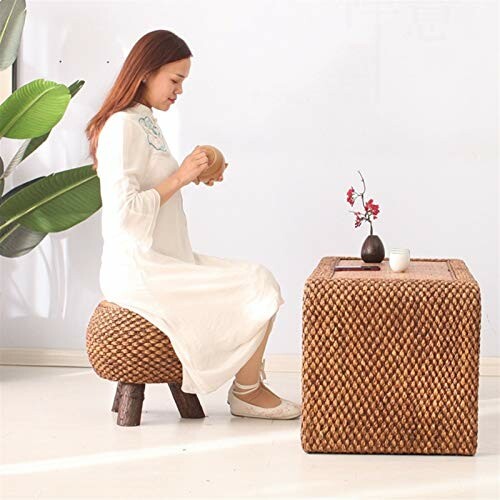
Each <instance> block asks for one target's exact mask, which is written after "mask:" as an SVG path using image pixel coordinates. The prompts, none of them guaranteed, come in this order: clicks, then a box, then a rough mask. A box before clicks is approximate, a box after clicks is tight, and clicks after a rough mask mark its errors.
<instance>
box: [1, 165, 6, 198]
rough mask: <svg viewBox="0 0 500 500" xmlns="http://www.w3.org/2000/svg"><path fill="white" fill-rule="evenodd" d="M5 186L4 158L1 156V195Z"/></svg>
mask: <svg viewBox="0 0 500 500" xmlns="http://www.w3.org/2000/svg"><path fill="white" fill-rule="evenodd" d="M4 187H5V181H4V179H3V160H2V158H1V157H0V196H2V195H3V190H4Z"/></svg>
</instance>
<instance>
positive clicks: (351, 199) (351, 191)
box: [347, 186, 354, 207]
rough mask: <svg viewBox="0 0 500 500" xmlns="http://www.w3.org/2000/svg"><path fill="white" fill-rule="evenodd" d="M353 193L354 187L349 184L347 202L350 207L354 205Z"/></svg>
mask: <svg viewBox="0 0 500 500" xmlns="http://www.w3.org/2000/svg"><path fill="white" fill-rule="evenodd" d="M353 194H354V188H353V187H352V186H351V189H349V191H347V203H349V204H350V205H351V207H352V206H353V205H354V198H353Z"/></svg>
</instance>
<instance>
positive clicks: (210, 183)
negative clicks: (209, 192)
mask: <svg viewBox="0 0 500 500" xmlns="http://www.w3.org/2000/svg"><path fill="white" fill-rule="evenodd" d="M228 165H229V163H226V164H225V165H224V170H226V168H227V166H228ZM224 170H223V171H222V173H221V174H220V175H219V177H217V179H209V180H208V181H203V182H204V183H205V184H206V185H207V186H213V185H214V184H215V182H221V181H222V180H224ZM193 182H194V183H195V184H196V185H198V184H199V183H200V182H201V181H200V179H199V178H198V177H197V178H196V179H194V181H193Z"/></svg>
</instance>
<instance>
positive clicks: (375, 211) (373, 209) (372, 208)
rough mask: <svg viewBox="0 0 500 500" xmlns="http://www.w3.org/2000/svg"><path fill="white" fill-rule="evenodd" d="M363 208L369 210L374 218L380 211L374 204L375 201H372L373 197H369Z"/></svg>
mask: <svg viewBox="0 0 500 500" xmlns="http://www.w3.org/2000/svg"><path fill="white" fill-rule="evenodd" d="M365 210H366V211H367V212H371V213H372V214H373V218H374V219H376V218H377V215H378V213H379V212H380V208H379V206H378V205H375V203H373V199H371V198H370V199H369V200H368V201H367V202H366V203H365Z"/></svg>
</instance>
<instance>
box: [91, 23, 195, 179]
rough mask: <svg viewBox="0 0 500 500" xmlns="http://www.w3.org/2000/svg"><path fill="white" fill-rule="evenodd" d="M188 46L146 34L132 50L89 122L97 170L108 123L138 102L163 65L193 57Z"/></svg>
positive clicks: (167, 35)
mask: <svg viewBox="0 0 500 500" xmlns="http://www.w3.org/2000/svg"><path fill="white" fill-rule="evenodd" d="M192 55H193V54H191V51H190V50H189V47H188V46H187V44H186V42H184V40H182V38H179V37H178V36H177V35H175V34H174V33H172V32H171V31H167V30H155V31H151V32H150V33H146V34H145V35H144V36H143V37H142V38H140V39H139V40H138V41H137V42H136V43H135V45H134V46H133V47H132V50H131V51H130V53H129V55H128V56H127V58H126V59H125V62H124V63H123V66H122V68H121V70H120V73H119V74H118V76H117V78H116V80H115V83H114V84H113V86H112V87H111V90H110V91H109V93H108V95H107V96H106V98H105V99H104V102H103V104H102V106H101V109H99V111H98V112H97V114H95V115H94V116H93V118H92V119H91V120H90V121H89V122H88V124H87V128H86V129H85V133H86V135H87V139H88V140H89V151H90V156H91V157H92V160H93V162H94V164H93V166H92V168H93V169H94V170H97V158H96V149H97V143H98V140H99V133H100V132H101V129H102V127H104V124H105V123H106V120H107V119H108V118H109V117H110V116H111V115H112V114H113V113H116V112H118V111H121V110H123V109H126V108H128V107H130V106H131V105H133V104H134V101H138V100H139V99H140V98H141V96H142V94H143V92H144V83H143V82H142V79H143V78H145V77H146V76H148V75H149V74H150V73H152V72H154V71H156V70H157V69H159V68H160V67H161V66H163V65H164V64H168V63H170V62H174V61H178V60H180V59H185V58H186V57H192Z"/></svg>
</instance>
